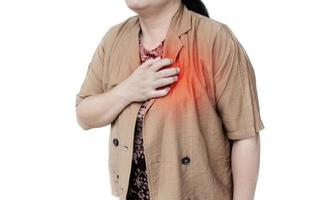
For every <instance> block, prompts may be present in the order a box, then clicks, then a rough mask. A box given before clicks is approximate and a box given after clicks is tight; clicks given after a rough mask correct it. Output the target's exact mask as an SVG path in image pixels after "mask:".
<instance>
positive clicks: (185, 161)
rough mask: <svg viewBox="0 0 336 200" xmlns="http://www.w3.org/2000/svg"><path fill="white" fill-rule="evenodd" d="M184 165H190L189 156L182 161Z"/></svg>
mask: <svg viewBox="0 0 336 200" xmlns="http://www.w3.org/2000/svg"><path fill="white" fill-rule="evenodd" d="M181 162H182V164H184V165H187V164H189V163H190V158H189V157H188V156H186V157H184V158H182V160H181Z"/></svg>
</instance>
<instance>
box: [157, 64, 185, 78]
mask: <svg viewBox="0 0 336 200" xmlns="http://www.w3.org/2000/svg"><path fill="white" fill-rule="evenodd" d="M178 73H180V68H179V67H177V66H176V67H173V68H168V69H163V70H160V71H158V72H156V74H157V75H158V76H159V78H165V77H169V76H173V75H177V74H178Z"/></svg>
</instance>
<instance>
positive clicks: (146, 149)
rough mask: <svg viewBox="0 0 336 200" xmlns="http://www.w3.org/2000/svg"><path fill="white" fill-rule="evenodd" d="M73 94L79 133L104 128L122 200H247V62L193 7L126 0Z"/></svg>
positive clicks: (166, 0) (254, 159) (255, 120)
mask: <svg viewBox="0 0 336 200" xmlns="http://www.w3.org/2000/svg"><path fill="white" fill-rule="evenodd" d="M126 3H127V6H128V7H129V8H130V9H132V10H133V11H135V12H136V13H137V14H138V15H135V16H132V17H130V18H128V19H126V20H125V21H123V22H121V23H119V24H117V25H115V26H113V27H111V28H110V29H109V30H108V31H107V33H106V34H105V35H104V37H103V38H102V40H101V42H100V43H99V45H98V47H97V49H96V51H95V53H94V55H93V58H92V61H91V62H90V65H89V67H88V71H87V74H86V77H85V80H84V82H83V84H82V86H81V89H80V91H79V93H78V94H77V96H76V113H77V119H78V123H79V124H80V126H81V127H82V128H83V129H85V130H89V129H91V128H97V127H102V126H105V125H108V124H110V125H111V126H110V127H111V129H110V139H109V172H110V180H111V190H112V194H113V195H115V196H118V197H120V199H152V200H166V199H167V200H182V199H188V200H193V199H194V200H196V199H207V200H217V199H218V200H231V199H239V200H241V199H253V197H254V191H255V187H256V183H257V176H258V169H259V149H260V147H259V134H258V133H259V131H260V130H262V129H263V128H264V125H263V123H262V121H261V118H260V112H259V105H258V96H257V90H256V80H255V74H254V70H253V67H252V65H251V62H250V60H249V58H248V56H247V54H246V52H245V50H244V48H243V47H242V45H241V44H240V43H239V41H238V40H237V38H236V37H235V35H234V34H233V32H232V31H231V29H230V28H229V27H228V26H227V25H225V24H223V23H220V22H218V21H215V20H212V19H210V18H209V17H208V16H209V15H208V13H207V10H206V8H205V6H204V4H203V3H202V2H201V1H198V0H192V1H188V0H186V1H183V0H182V1H181V0H144V1H135V0H126Z"/></svg>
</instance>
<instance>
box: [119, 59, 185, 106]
mask: <svg viewBox="0 0 336 200" xmlns="http://www.w3.org/2000/svg"><path fill="white" fill-rule="evenodd" d="M171 64H172V60H171V59H169V58H163V59H161V58H160V57H157V58H155V59H152V58H150V59H148V60H147V61H146V62H144V63H143V64H142V65H140V66H139V67H138V68H137V69H136V70H135V71H134V72H133V73H132V74H131V76H130V77H128V78H127V79H126V80H125V81H124V82H123V85H124V86H123V90H124V91H125V93H127V96H128V97H129V99H130V101H131V102H133V101H134V102H138V101H140V102H142V101H146V100H148V99H151V98H156V97H161V96H165V95H167V94H168V92H169V89H170V87H169V86H167V85H170V84H171V83H174V82H175V81H177V80H178V78H177V74H178V73H179V71H180V70H179V68H178V67H173V68H168V69H163V70H159V69H161V68H162V67H164V66H168V65H171ZM158 70H159V71H158ZM163 86H166V87H164V88H163V89H159V90H156V88H160V87H163Z"/></svg>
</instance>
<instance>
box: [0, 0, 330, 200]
mask: <svg viewBox="0 0 336 200" xmlns="http://www.w3.org/2000/svg"><path fill="white" fill-rule="evenodd" d="M332 2H333V1H331V0H330V1H327V0H319V1H317V0H316V1H309V0H305V1H303V0H296V1H294V0H281V1H274V0H273V1H272V0H255V1H247V0H245V1H244V0H235V1H214V0H213V1H211V0H207V1H206V0H205V1H204V3H205V4H206V6H207V7H208V10H209V12H210V16H211V18H213V19H215V20H217V21H221V22H223V23H225V24H227V25H228V26H229V27H231V29H232V30H233V31H234V33H235V34H236V36H237V38H238V39H239V40H240V42H241V43H242V44H243V46H244V47H245V50H246V51H247V53H248V55H249V57H250V59H251V61H252V63H253V65H254V69H255V73H256V77H257V87H258V95H259V103H260V109H261V115H262V120H263V122H264V125H265V129H264V130H262V131H261V145H262V146H261V167H260V173H259V181H258V187H257V190H256V198H255V199H256V200H270V199H271V200H278V199H279V200H283V199H286V200H298V199H305V200H307V199H314V200H316V199H323V200H328V199H336V193H335V191H334V190H335V180H336V172H335V169H336V164H335V153H336V147H335V146H336V145H335V144H336V131H335V124H336V121H335V113H336V106H335V103H336V98H335V95H334V94H335V85H336V79H335V76H336V74H335V68H336V61H335V59H334V58H335V47H336V39H335V36H336V28H335V20H333V19H335V18H336V13H335V12H334V11H335V6H334V5H332ZM132 15H135V13H133V12H132V11H131V10H129V9H128V8H127V6H126V3H125V1H122V0H119V1H117V0H95V1H93V0H91V1H88V0H81V1H79V0H72V1H68V0H67V1H65V0H58V1H46V0H43V1H42V0H31V1H23V0H11V1H1V3H0V25H1V26H0V34H1V37H0V61H1V62H0V77H1V78H0V91H1V98H0V124H1V127H0V199H1V200H22V199H34V200H76V199H81V200H93V199H95V200H96V199H99V200H111V199H112V200H113V199H117V198H115V197H113V196H111V194H110V185H109V177H108V162H107V159H108V151H107V147H108V133H109V127H104V128H99V129H91V130H89V131H84V130H82V129H81V128H80V127H79V125H78V124H77V122H76V116H75V95H76V93H77V92H78V91H79V88H80V85H81V83H82V81H83V80H84V77H85V73H86V70H87V66H88V64H89V61H90V59H91V56H92V55H93V52H94V49H95V48H96V45H97V44H98V42H99V41H100V39H101V37H102V36H103V34H104V33H105V32H106V31H107V29H108V28H109V27H110V26H112V25H114V24H117V23H119V22H121V21H123V20H125V19H126V18H128V17H130V16H132ZM125 53H126V52H125Z"/></svg>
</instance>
